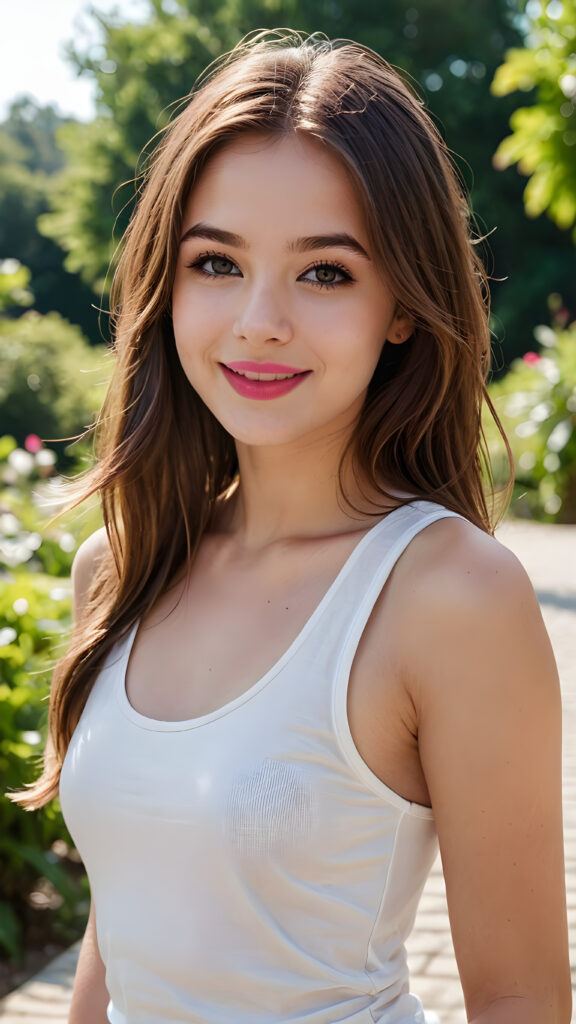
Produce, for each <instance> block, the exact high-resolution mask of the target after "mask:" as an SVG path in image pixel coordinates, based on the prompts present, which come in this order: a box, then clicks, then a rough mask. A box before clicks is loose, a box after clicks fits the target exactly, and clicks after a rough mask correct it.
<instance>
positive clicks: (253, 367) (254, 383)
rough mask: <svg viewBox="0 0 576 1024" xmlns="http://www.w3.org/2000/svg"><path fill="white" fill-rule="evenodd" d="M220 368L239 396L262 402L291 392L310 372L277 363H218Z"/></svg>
mask: <svg viewBox="0 0 576 1024" xmlns="http://www.w3.org/2000/svg"><path fill="white" fill-rule="evenodd" d="M220 368H221V370H222V373H223V374H224V376H225V377H226V380H227V381H228V383H229V384H230V385H231V387H233V388H234V391H236V392H237V393H238V394H239V395H242V396H243V397H244V398H256V399H260V400H264V401H269V400H270V399H272V398H280V397H281V396H282V395H285V394H287V393H288V392H289V391H292V390H293V389H294V388H296V387H298V385H299V384H301V383H302V382H303V381H304V380H305V379H306V377H308V376H309V375H310V373H311V372H312V371H311V370H298V369H297V368H296V367H293V366H281V365H279V364H277V363H247V362H238V363H228V364H226V363H220Z"/></svg>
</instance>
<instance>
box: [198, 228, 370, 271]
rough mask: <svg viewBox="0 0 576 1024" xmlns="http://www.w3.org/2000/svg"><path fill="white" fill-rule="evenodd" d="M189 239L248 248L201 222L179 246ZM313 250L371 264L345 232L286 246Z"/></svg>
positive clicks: (290, 249) (238, 237) (228, 233)
mask: <svg viewBox="0 0 576 1024" xmlns="http://www.w3.org/2000/svg"><path fill="white" fill-rule="evenodd" d="M190 238H206V239H208V240H209V241H211V242H220V243H221V245H231V246H233V247H234V248H236V249H247V248H248V244H247V242H246V241H245V239H243V238H242V237H241V235H236V234H234V233H233V232H232V231H224V230H223V228H217V227H213V226H212V225H211V224H204V223H203V222H202V221H199V222H198V223H197V224H193V225H192V227H191V228H188V230H187V231H186V232H185V233H184V234H183V235H182V238H181V239H180V244H182V242H187V241H188V240H189V239H190ZM313 249H348V250H350V252H353V253H355V254H356V255H357V256H363V257H364V259H366V260H369V261H370V262H371V260H370V256H369V255H368V253H367V252H366V249H365V248H364V246H363V245H360V242H358V241H357V239H355V238H354V237H353V236H352V235H349V234H347V233H346V232H339V233H336V234H330V235H306V236H305V237H303V238H295V239H294V240H293V241H292V242H289V243H288V245H287V250H288V252H295V253H300V252H309V251H310V250H313Z"/></svg>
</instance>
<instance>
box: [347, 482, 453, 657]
mask: <svg viewBox="0 0 576 1024" xmlns="http://www.w3.org/2000/svg"><path fill="white" fill-rule="evenodd" d="M448 518H454V519H464V516H461V515H460V514H459V513H458V512H452V511H451V510H450V509H447V508H445V507H444V506H443V505H438V504H436V503H434V502H431V501H413V502H411V503H410V504H409V505H403V506H401V507H400V508H398V509H395V510H394V511H393V512H391V513H390V514H389V515H388V516H387V517H386V518H385V519H383V520H382V521H381V522H380V523H378V524H377V525H376V527H373V528H372V530H371V531H370V532H369V533H368V535H367V536H366V537H365V538H364V540H365V542H366V543H365V544H363V545H362V548H361V549H360V550H358V556H359V557H358V558H357V559H356V560H355V562H354V565H353V566H352V567H351V572H350V573H349V574H348V579H347V581H346V583H347V586H346V590H347V591H350V590H353V591H354V601H355V605H356V610H355V613H354V615H352V616H351V617H350V620H349V628H348V630H347V632H346V636H345V647H346V648H351V651H352V657H353V652H354V651H355V649H356V647H357V645H358V642H359V640H360V637H361V635H362V632H363V631H364V628H365V626H366V623H367V622H368V619H369V617H370V615H371V612H372V610H373V608H374V605H375V603H376V601H377V599H378V597H379V595H380V593H381V591H382V589H383V587H384V585H385V583H386V581H387V579H388V577H389V575H390V573H391V572H392V570H393V568H394V566H395V565H396V562H397V561H398V559H399V558H400V556H401V555H402V554H403V552H404V551H405V549H406V548H407V547H408V545H409V543H410V541H411V540H413V539H414V537H416V535H417V534H418V533H420V532H421V530H424V529H425V528H426V527H427V526H430V525H431V524H432V523H435V522H437V521H438V520H439V519H448ZM465 521H467V520H465ZM350 596H351V594H350V592H349V593H348V594H347V597H348V598H349V597H350ZM343 639H344V638H343Z"/></svg>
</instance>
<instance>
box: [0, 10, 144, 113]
mask: <svg viewBox="0 0 576 1024" xmlns="http://www.w3.org/2000/svg"><path fill="white" fill-rule="evenodd" d="M145 6H146V4H145V2H144V0H94V2H91V0H10V3H8V4H6V7H5V8H4V9H3V11H2V32H1V33H0V120H1V119H2V118H4V117H5V116H6V114H7V110H8V107H9V105H10V102H11V100H13V99H14V98H15V97H16V96H17V95H22V94H23V93H26V94H28V95H31V96H33V97H35V99H37V100H38V101H39V102H40V103H42V104H47V103H54V104H55V105H56V106H57V107H58V108H59V110H60V112H61V113H63V114H73V115H74V116H76V117H79V118H81V119H82V120H90V118H91V117H92V116H93V114H94V96H93V86H92V84H91V82H90V81H89V80H88V79H86V78H80V77H77V76H76V74H75V72H74V71H73V69H72V68H71V67H70V66H69V65H68V64H67V63H66V61H65V60H64V56H63V51H64V46H65V44H66V43H67V42H69V41H70V40H76V41H77V42H82V43H84V42H85V41H87V42H93V43H94V42H97V40H98V33H97V29H96V30H95V28H94V26H93V23H92V20H91V18H90V16H89V11H90V9H91V8H92V7H95V8H96V9H97V10H100V11H110V10H112V9H113V8H117V9H120V11H121V14H122V17H123V18H126V19H129V18H130V17H137V16H138V13H139V12H140V14H141V12H142V10H143V9H144V7H145Z"/></svg>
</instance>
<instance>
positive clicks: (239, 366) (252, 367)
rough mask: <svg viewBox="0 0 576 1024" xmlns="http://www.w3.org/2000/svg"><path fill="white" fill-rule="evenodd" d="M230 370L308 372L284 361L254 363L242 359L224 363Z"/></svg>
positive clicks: (239, 371) (238, 371)
mask: <svg viewBox="0 0 576 1024" xmlns="http://www.w3.org/2000/svg"><path fill="white" fill-rule="evenodd" d="M224 366H227V367H228V369H229V370H236V372H237V373H246V372H248V373H306V372H307V371H306V370H303V369H302V368H301V367H299V366H284V365H283V364H282V363H253V362H249V361H247V360H245V359H240V360H238V361H237V362H233V363H224Z"/></svg>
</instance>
